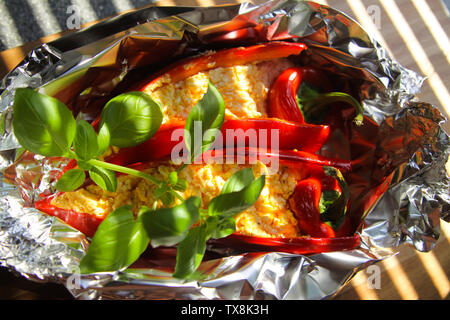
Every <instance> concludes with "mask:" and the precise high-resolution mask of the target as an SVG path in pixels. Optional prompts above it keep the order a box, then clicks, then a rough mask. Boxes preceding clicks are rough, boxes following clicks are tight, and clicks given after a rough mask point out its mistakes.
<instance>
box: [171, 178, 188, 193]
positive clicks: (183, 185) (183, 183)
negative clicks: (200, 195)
mask: <svg viewBox="0 0 450 320" xmlns="http://www.w3.org/2000/svg"><path fill="white" fill-rule="evenodd" d="M187 187H188V182H187V180H185V179H182V178H178V181H177V184H176V185H174V186H173V190H176V191H181V192H184V191H186V189H187Z"/></svg>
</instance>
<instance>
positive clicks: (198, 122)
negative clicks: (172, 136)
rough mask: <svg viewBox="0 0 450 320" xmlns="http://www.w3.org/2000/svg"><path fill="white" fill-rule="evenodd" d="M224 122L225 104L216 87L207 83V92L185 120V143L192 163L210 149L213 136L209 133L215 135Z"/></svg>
mask: <svg viewBox="0 0 450 320" xmlns="http://www.w3.org/2000/svg"><path fill="white" fill-rule="evenodd" d="M224 120H225V102H224V100H223V98H222V96H221V94H220V93H219V91H218V90H217V89H216V87H214V85H213V84H212V83H211V82H209V84H208V91H207V92H206V94H205V95H204V96H203V98H202V99H201V100H200V101H199V102H198V103H197V104H196V105H195V106H194V107H193V108H192V110H191V111H190V112H189V115H188V118H187V120H186V125H185V143H186V147H187V150H188V151H189V152H190V160H191V161H192V162H194V160H195V159H196V158H197V157H198V156H199V155H201V154H202V153H203V152H205V151H207V150H208V149H209V148H210V146H211V145H212V144H213V142H214V140H215V135H212V134H210V133H212V132H216V133H217V132H218V131H217V130H220V129H221V128H222V125H223V122H224ZM208 133H209V134H208Z"/></svg>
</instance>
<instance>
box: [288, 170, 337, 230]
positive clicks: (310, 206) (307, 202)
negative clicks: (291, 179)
mask: <svg viewBox="0 0 450 320" xmlns="http://www.w3.org/2000/svg"><path fill="white" fill-rule="evenodd" d="M321 196H322V183H321V181H320V180H319V179H317V178H308V179H305V180H301V181H300V182H298V183H297V185H296V187H295V190H294V193H293V194H292V195H291V197H290V198H289V205H290V207H291V210H292V211H293V212H294V215H295V217H296V218H297V221H298V225H299V227H300V229H301V230H302V231H304V232H305V233H307V234H309V235H310V236H312V237H318V238H334V237H335V233H334V230H333V228H332V227H330V226H329V225H327V224H326V223H324V222H322V220H320V211H319V203H320V197H321Z"/></svg>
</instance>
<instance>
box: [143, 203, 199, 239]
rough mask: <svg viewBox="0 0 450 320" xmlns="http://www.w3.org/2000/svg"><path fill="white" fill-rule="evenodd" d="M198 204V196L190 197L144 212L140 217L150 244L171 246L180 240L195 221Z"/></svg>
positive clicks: (197, 216) (197, 215) (197, 214)
mask: <svg viewBox="0 0 450 320" xmlns="http://www.w3.org/2000/svg"><path fill="white" fill-rule="evenodd" d="M200 205H201V199H200V198H199V197H191V198H188V199H187V200H185V201H184V202H183V203H182V204H180V205H177V206H175V207H172V208H161V209H157V210H149V211H146V212H144V213H143V216H142V219H143V222H144V226H145V230H146V231H147V234H148V236H149V237H150V239H151V243H152V246H154V247H157V246H171V245H174V244H177V243H178V242H180V241H182V240H183V239H184V238H185V236H186V233H187V232H188V230H189V228H190V227H191V226H192V225H193V224H194V223H195V222H197V220H198V218H199V216H200V213H199V210H200Z"/></svg>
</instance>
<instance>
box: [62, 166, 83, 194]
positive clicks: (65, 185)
mask: <svg viewBox="0 0 450 320" xmlns="http://www.w3.org/2000/svg"><path fill="white" fill-rule="evenodd" d="M84 180H86V174H85V173H84V170H82V169H71V170H68V171H66V172H65V173H64V174H63V175H62V176H61V178H59V180H58V182H57V183H56V185H55V187H56V189H57V190H59V191H63V192H69V191H73V190H76V189H78V188H79V187H81V185H82V184H83V183H84Z"/></svg>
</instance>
